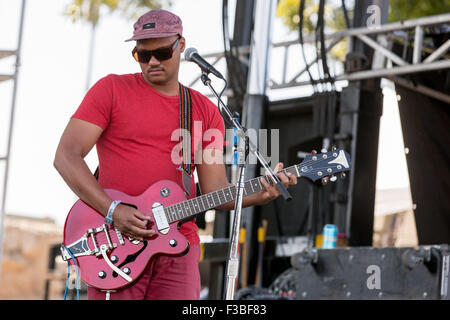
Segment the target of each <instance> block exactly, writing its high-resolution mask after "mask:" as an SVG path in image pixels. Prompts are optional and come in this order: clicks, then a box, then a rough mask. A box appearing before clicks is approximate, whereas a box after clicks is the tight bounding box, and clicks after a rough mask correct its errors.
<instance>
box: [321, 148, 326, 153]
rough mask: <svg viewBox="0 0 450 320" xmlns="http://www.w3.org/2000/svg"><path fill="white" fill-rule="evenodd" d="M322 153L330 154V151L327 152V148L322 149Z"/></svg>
mask: <svg viewBox="0 0 450 320" xmlns="http://www.w3.org/2000/svg"><path fill="white" fill-rule="evenodd" d="M320 152H322V153H327V152H328V150H327V149H325V148H322V150H320Z"/></svg>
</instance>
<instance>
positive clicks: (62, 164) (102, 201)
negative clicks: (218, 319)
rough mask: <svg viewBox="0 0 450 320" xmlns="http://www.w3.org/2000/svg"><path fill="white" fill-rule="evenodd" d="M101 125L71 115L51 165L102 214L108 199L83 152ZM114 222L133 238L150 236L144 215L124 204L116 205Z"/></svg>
mask: <svg viewBox="0 0 450 320" xmlns="http://www.w3.org/2000/svg"><path fill="white" fill-rule="evenodd" d="M102 132H103V129H102V128H101V127H99V126H97V125H95V124H92V123H90V122H87V121H83V120H79V119H71V120H70V121H69V123H68V125H67V127H66V129H65V130H64V133H63V135H62V137H61V140H60V142H59V145H58V148H57V150H56V154H55V159H54V162H53V165H54V166H55V168H56V170H57V171H58V172H59V174H60V175H61V176H62V178H63V179H64V181H65V182H66V183H67V185H68V186H69V187H70V189H72V191H73V192H74V193H75V194H76V195H77V196H78V197H79V198H80V199H81V200H83V201H84V202H86V203H87V204H89V205H90V206H91V207H92V208H94V209H95V210H97V211H98V212H99V213H100V214H102V215H103V216H106V215H107V213H108V209H109V206H110V205H111V202H112V199H111V198H110V197H109V196H108V195H107V194H106V192H105V191H104V190H103V189H102V187H101V186H100V185H99V183H98V182H97V180H96V179H95V177H94V176H93V175H92V173H91V171H90V170H89V167H88V166H87V164H86V162H85V161H84V158H85V156H86V155H87V154H88V153H89V151H90V150H91V149H92V148H93V147H94V145H95V144H96V142H97V140H98V139H99V138H100V136H101V134H102ZM113 219H114V226H115V227H116V228H118V229H119V230H120V231H121V232H123V233H124V234H125V235H128V236H131V237H133V238H136V239H142V237H150V236H152V235H153V233H154V231H153V230H146V229H145V227H146V225H147V221H143V220H145V219H146V215H145V214H143V213H141V212H139V211H138V210H135V209H134V208H131V207H129V206H125V205H119V206H117V208H116V210H115V211H114V215H113Z"/></svg>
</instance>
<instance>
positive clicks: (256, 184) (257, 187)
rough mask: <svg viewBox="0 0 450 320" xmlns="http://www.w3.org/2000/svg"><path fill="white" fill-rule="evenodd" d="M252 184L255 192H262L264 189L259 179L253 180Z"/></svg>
mask: <svg viewBox="0 0 450 320" xmlns="http://www.w3.org/2000/svg"><path fill="white" fill-rule="evenodd" d="M258 182H259V185H258ZM251 184H252V185H253V190H254V191H255V192H257V191H261V190H262V188H261V182H260V181H259V178H256V179H252V180H251Z"/></svg>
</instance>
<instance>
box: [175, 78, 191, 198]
mask: <svg viewBox="0 0 450 320" xmlns="http://www.w3.org/2000/svg"><path fill="white" fill-rule="evenodd" d="M179 90H180V128H181V139H182V140H181V159H182V163H181V166H180V167H179V168H178V169H179V170H180V171H181V180H182V183H183V187H184V192H185V193H187V194H188V195H190V194H191V178H192V171H193V169H192V154H193V152H192V122H193V121H192V97H191V92H190V91H189V88H187V87H185V86H183V85H182V84H181V83H180V84H179Z"/></svg>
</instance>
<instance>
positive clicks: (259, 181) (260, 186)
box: [258, 178, 264, 190]
mask: <svg viewBox="0 0 450 320" xmlns="http://www.w3.org/2000/svg"><path fill="white" fill-rule="evenodd" d="M258 183H259V189H260V190H263V189H264V186H263V185H262V183H261V179H260V178H258Z"/></svg>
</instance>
